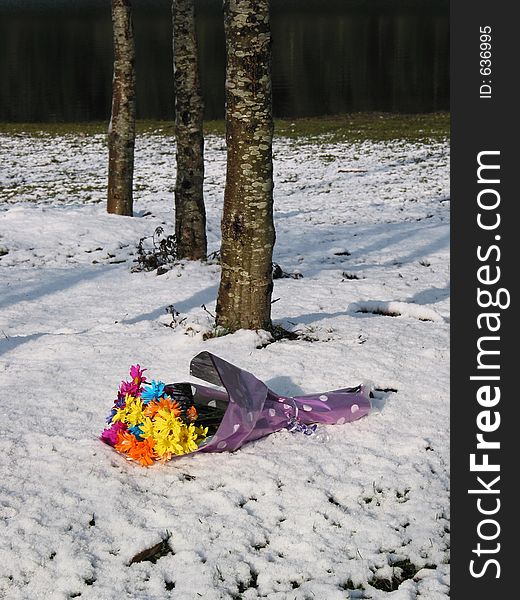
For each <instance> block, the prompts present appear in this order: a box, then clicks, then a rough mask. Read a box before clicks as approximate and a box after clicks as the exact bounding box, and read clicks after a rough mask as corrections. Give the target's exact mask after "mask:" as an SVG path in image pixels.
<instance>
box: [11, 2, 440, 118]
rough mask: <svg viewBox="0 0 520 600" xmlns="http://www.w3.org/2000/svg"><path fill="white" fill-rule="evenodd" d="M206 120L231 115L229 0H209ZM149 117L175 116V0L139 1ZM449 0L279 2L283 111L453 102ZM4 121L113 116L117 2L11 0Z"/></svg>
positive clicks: (433, 106) (203, 51)
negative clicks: (227, 93) (227, 101)
mask: <svg viewBox="0 0 520 600" xmlns="http://www.w3.org/2000/svg"><path fill="white" fill-rule="evenodd" d="M196 4H197V9H198V30H199V31H198V32H199V51H200V56H201V71H202V83H203V92H204V98H205V104H206V118H208V119H215V118H222V117H223V116H224V65H225V47H224V29H223V19H222V8H221V7H222V2H221V0H198V1H197V2H196ZM133 5H134V28H135V38H136V50H137V86H138V92H137V107H138V117H139V118H147V119H171V118H172V116H173V83H172V79H173V77H172V42H171V2H170V0H134V2H133ZM448 14H449V3H448V1H447V0H272V31H273V103H274V113H275V116H277V117H303V116H317V115H327V114H340V113H346V112H359V111H390V112H401V113H424V112H432V111H439V110H448V109H449V16H448ZM0 81H1V82H2V84H1V87H0V121H20V122H33V121H42V122H45V121H88V120H105V119H107V117H108V115H109V113H110V99H111V84H112V29H111V20H110V0H76V1H74V0H68V1H65V0H47V1H44V0H17V1H16V2H15V1H14V0H0Z"/></svg>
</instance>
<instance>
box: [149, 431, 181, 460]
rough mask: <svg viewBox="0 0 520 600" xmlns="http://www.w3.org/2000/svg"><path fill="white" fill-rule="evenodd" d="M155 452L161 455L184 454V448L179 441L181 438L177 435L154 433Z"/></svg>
mask: <svg viewBox="0 0 520 600" xmlns="http://www.w3.org/2000/svg"><path fill="white" fill-rule="evenodd" d="M154 439H155V446H154V448H155V452H156V453H157V454H158V455H159V456H164V455H165V454H184V451H183V448H182V446H181V445H180V443H179V438H178V436H176V435H160V434H159V435H154Z"/></svg>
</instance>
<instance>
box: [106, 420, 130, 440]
mask: <svg viewBox="0 0 520 600" xmlns="http://www.w3.org/2000/svg"><path fill="white" fill-rule="evenodd" d="M126 429H127V426H126V423H121V421H116V422H115V423H114V424H113V425H112V427H110V429H105V431H103V433H102V434H101V441H102V442H105V444H108V445H109V446H115V445H116V444H117V434H118V433H119V432H120V431H126Z"/></svg>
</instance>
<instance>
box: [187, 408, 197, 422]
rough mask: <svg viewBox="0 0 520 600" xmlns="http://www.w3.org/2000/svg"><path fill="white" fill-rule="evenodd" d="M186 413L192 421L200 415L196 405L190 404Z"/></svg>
mask: <svg viewBox="0 0 520 600" xmlns="http://www.w3.org/2000/svg"><path fill="white" fill-rule="evenodd" d="M186 415H187V416H188V419H189V420H190V421H196V420H197V418H198V416H199V413H198V412H197V409H196V408H195V407H194V406H190V407H189V408H188V410H187V411H186Z"/></svg>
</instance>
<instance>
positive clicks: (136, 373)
mask: <svg viewBox="0 0 520 600" xmlns="http://www.w3.org/2000/svg"><path fill="white" fill-rule="evenodd" d="M145 371H146V369H141V365H132V366H131V367H130V377H131V378H132V380H133V381H134V383H138V384H139V385H141V383H144V382H145V381H146V377H144V376H143V373H144V372H145Z"/></svg>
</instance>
